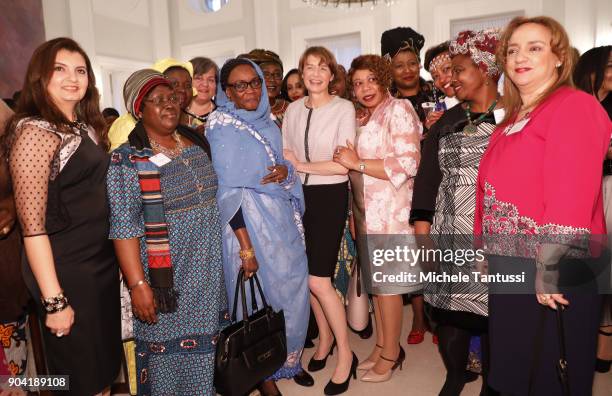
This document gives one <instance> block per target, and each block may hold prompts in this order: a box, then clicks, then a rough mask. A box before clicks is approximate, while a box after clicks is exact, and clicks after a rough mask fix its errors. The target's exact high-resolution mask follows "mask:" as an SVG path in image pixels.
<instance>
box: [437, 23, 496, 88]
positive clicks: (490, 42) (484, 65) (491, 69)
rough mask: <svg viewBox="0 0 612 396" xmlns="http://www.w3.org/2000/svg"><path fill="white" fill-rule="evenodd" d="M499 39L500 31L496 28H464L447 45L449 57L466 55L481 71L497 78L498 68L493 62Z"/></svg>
mask: <svg viewBox="0 0 612 396" xmlns="http://www.w3.org/2000/svg"><path fill="white" fill-rule="evenodd" d="M499 39H500V32H499V30H498V29H487V30H480V31H473V30H465V31H463V32H460V33H459V34H458V35H457V37H456V38H455V39H454V40H452V41H451V43H450V47H449V50H450V54H451V57H452V56H455V55H459V54H461V55H467V56H469V57H470V58H472V61H473V62H474V63H475V64H476V66H478V67H479V68H480V69H481V70H482V71H484V72H485V73H487V75H488V76H490V77H492V78H493V79H495V80H497V79H498V78H499V74H500V70H499V66H498V65H497V63H496V62H495V51H496V50H497V45H498V44H499Z"/></svg>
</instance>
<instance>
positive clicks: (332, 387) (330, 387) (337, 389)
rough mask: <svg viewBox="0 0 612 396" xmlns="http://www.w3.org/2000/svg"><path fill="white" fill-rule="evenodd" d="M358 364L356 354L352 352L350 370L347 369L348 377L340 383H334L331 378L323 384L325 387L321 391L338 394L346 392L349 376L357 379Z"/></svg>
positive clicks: (349, 380) (327, 393)
mask: <svg viewBox="0 0 612 396" xmlns="http://www.w3.org/2000/svg"><path fill="white" fill-rule="evenodd" d="M358 364H359V360H357V356H356V355H355V352H353V362H352V363H351V371H349V375H348V378H347V379H346V381H344V382H343V383H341V384H336V383H335V382H334V381H332V380H331V379H330V380H329V382H328V383H327V385H325V389H323V393H325V394H326V395H339V394H341V393H344V392H346V390H347V389H348V387H349V383H350V382H351V377H353V379H357V365H358Z"/></svg>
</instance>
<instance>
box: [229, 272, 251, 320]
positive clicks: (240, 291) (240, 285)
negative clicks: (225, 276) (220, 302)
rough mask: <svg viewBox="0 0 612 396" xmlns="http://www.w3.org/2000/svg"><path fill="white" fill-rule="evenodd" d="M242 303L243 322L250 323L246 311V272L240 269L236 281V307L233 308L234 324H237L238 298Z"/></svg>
mask: <svg viewBox="0 0 612 396" xmlns="http://www.w3.org/2000/svg"><path fill="white" fill-rule="evenodd" d="M239 295H240V300H241V302H242V320H245V321H247V322H248V320H249V316H248V313H247V309H246V292H245V290H244V270H243V269H242V268H240V271H238V278H237V279H236V290H235V291H234V307H233V308H232V323H233V322H236V311H237V310H238V297H239Z"/></svg>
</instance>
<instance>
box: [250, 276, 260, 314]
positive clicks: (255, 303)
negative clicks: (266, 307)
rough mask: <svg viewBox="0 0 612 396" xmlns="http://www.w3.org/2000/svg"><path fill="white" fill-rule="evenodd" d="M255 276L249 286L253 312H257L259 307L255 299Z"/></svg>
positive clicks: (251, 278)
mask: <svg viewBox="0 0 612 396" xmlns="http://www.w3.org/2000/svg"><path fill="white" fill-rule="evenodd" d="M253 276H255V274H253ZM253 276H251V277H250V278H249V284H250V286H251V287H250V289H251V309H252V310H253V311H252V312H255V311H257V310H258V309H259V307H258V306H257V298H256V297H255V282H253Z"/></svg>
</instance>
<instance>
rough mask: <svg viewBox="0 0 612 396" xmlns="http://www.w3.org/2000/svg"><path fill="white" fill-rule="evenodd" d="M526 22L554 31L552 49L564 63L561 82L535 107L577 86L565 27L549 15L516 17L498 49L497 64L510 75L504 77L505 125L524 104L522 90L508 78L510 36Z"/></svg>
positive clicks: (547, 92)
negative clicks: (507, 65) (553, 95)
mask: <svg viewBox="0 0 612 396" xmlns="http://www.w3.org/2000/svg"><path fill="white" fill-rule="evenodd" d="M526 23H535V24H538V25H541V26H544V27H545V28H547V29H548V30H549V31H550V33H551V39H550V47H551V49H552V52H553V53H554V54H555V55H557V57H558V58H559V61H560V62H561V66H560V67H559V68H558V69H557V70H558V73H559V77H558V78H557V81H555V83H554V84H553V85H552V86H550V87H549V88H548V89H547V90H546V91H544V92H543V93H542V94H541V95H540V96H539V97H538V98H537V99H536V101H535V103H534V105H535V106H537V105H538V104H540V103H542V102H543V101H544V100H546V99H547V98H548V97H549V96H550V95H551V94H552V93H553V92H555V91H556V90H557V89H558V88H560V87H563V86H566V87H573V86H574V82H573V80H572V72H573V70H574V58H573V56H572V51H571V47H570V41H569V37H568V35H567V32H566V31H565V29H564V28H563V26H561V24H560V23H559V22H557V21H556V20H554V19H553V18H550V17H546V16H537V17H533V18H526V17H516V18H514V19H513V20H511V21H510V23H509V24H508V26H506V28H505V29H504V32H503V34H502V38H501V41H500V43H499V46H498V48H497V63H498V64H499V65H500V66H501V67H503V68H504V71H505V72H506V75H505V78H504V105H505V108H506V116H505V117H504V120H503V121H502V123H506V122H508V121H509V120H511V119H513V118H514V117H516V115H517V114H518V112H519V111H520V109H521V106H522V105H523V101H522V100H521V96H520V94H519V90H518V88H517V87H516V85H515V84H514V83H513V82H512V80H511V79H510V78H509V77H508V73H507V71H506V57H507V51H508V42H509V41H510V37H512V34H513V33H514V32H515V31H516V29H518V28H519V27H520V26H522V25H524V24H526Z"/></svg>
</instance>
